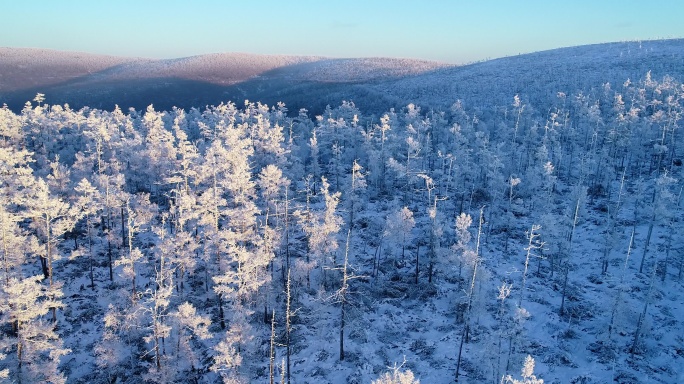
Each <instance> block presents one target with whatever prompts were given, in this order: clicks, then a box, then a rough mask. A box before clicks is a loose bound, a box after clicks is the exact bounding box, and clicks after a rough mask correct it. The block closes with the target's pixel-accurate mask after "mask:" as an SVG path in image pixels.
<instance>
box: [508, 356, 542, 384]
mask: <svg viewBox="0 0 684 384" xmlns="http://www.w3.org/2000/svg"><path fill="white" fill-rule="evenodd" d="M520 376H521V380H518V379H515V378H513V376H511V375H507V376H506V377H505V378H504V380H505V383H506V384H544V380H542V379H537V376H535V375H534V359H533V358H532V356H530V355H527V357H526V358H525V363H524V364H523V367H522V370H521V371H520Z"/></svg>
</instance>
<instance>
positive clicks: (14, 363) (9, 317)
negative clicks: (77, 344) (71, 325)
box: [0, 275, 71, 383]
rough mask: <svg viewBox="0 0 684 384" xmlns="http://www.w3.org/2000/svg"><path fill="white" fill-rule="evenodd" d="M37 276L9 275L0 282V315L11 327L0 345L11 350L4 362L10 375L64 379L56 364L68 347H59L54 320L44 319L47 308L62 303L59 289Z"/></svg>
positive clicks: (39, 379)
mask: <svg viewBox="0 0 684 384" xmlns="http://www.w3.org/2000/svg"><path fill="white" fill-rule="evenodd" d="M41 280H42V277H41V276H40V275H36V276H31V277H27V278H16V277H12V278H10V280H9V282H8V283H7V284H5V285H3V286H2V293H1V294H2V297H1V300H0V313H1V314H2V315H1V317H0V319H1V321H2V323H3V324H11V325H12V327H13V328H14V329H15V331H14V332H13V333H11V334H9V335H5V337H4V338H3V339H2V340H1V341H0V347H1V348H2V350H3V351H6V352H8V353H14V354H15V355H14V358H13V359H11V360H10V361H11V363H10V364H8V365H6V367H7V369H9V375H10V377H12V378H13V379H15V380H18V381H20V382H22V381H26V382H33V383H37V382H45V383H48V382H49V383H65V382H66V378H65V377H64V375H63V374H62V373H61V372H59V370H58V365H59V362H60V359H61V357H62V356H64V355H66V354H68V353H69V352H71V351H70V350H69V349H67V348H64V347H63V343H62V340H61V339H60V338H59V335H58V334H57V332H56V330H55V324H54V323H53V322H51V321H45V319H44V317H45V315H47V313H48V312H50V311H51V310H53V311H54V308H58V307H62V306H63V304H62V300H61V298H62V296H63V293H62V290H61V288H60V287H58V286H57V285H52V286H49V287H45V286H44V285H43V284H42V283H41ZM6 361H7V360H6ZM8 362H9V361H8ZM0 370H2V369H0Z"/></svg>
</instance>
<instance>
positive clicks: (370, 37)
mask: <svg viewBox="0 0 684 384" xmlns="http://www.w3.org/2000/svg"><path fill="white" fill-rule="evenodd" d="M0 4H1V5H2V7H1V9H2V11H1V13H0V46H6V47H34V48H50V49H59V50H72V51H83V52H91V53H102V54H110V55H120V56H141V57H150V58H175V57H184V56H191V55H198V54H204V53H215V52H249V53H260V54H292V55H321V56H331V57H369V56H383V57H384V56H386V57H409V58H422V59H429V60H438V61H445V62H450V63H464V62H471V61H476V60H483V59H487V58H496V57H502V56H508V55H516V54H519V53H527V52H534V51H539V50H545V49H552V48H558V47H566V46H572V45H583V44H592V43H601V42H610V41H623V40H638V39H641V40H645V39H655V38H679V37H684V19H682V17H684V1H682V0H664V1H658V0H653V1H645V0H644V1H636V0H574V1H571V0H565V1H554V0H517V1H504V0H489V1H488V0H469V1H457V0H422V1H417V0H413V1H404V0H394V1H392V0H343V1H328V0H289V1H287V0H280V1H275V0H274V1H269V0H262V1H255V0H239V1H234V0H222V1H221V0H215V1H212V0H195V1H179V0H62V1H57V0H26V1H25V0H4V1H2V2H1V3H0Z"/></svg>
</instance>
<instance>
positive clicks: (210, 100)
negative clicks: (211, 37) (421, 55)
mask: <svg viewBox="0 0 684 384" xmlns="http://www.w3.org/2000/svg"><path fill="white" fill-rule="evenodd" d="M648 71H651V72H652V74H653V76H656V77H660V76H663V75H665V74H667V75H670V76H682V75H684V39H674V40H656V41H643V42H639V41H634V42H620V43H606V44H595V45H585V46H578V47H570V48H559V49H554V50H549V51H542V52H536V53H531V54H524V55H518V56H511V57H504V58H499V59H493V60H488V61H484V62H478V63H474V64H469V65H463V66H457V65H448V64H444V63H439V62H432V61H422V60H413V59H391V58H356V59H353V58H352V59H333V58H325V57H317V56H281V55H254V54H246V53H217V54H207V55H200V56H191V57H185V58H179V59H165V60H152V59H142V58H127V57H114V56H105V55H92V54H87V53H79V52H61V51H51V50H44V49H28V48H0V104H2V103H6V104H7V105H8V106H9V107H10V108H12V109H13V110H15V111H17V110H20V109H21V108H22V107H23V105H24V103H25V102H26V101H27V100H31V99H33V97H34V96H35V94H36V93H38V92H40V93H44V94H46V96H47V100H46V101H47V102H49V103H51V104H64V103H68V104H70V105H71V107H72V108H80V107H83V106H86V105H87V106H90V107H94V108H101V109H108V110H111V109H112V108H114V105H115V104H118V105H119V106H121V107H122V108H124V109H125V108H128V107H133V108H136V109H144V108H145V107H146V106H147V105H149V104H154V105H155V107H156V108H158V109H170V108H172V107H173V106H178V107H181V108H185V109H188V108H191V107H200V108H201V107H204V106H207V105H218V104H219V103H221V102H226V101H232V102H235V103H237V104H242V103H243V102H244V100H245V99H249V100H252V101H260V102H262V103H267V104H274V103H276V102H278V101H283V102H285V104H286V105H287V106H288V108H289V109H290V110H291V111H293V112H296V111H297V110H299V109H300V108H307V109H308V110H310V111H311V112H312V113H320V112H321V111H322V110H323V109H324V108H325V106H326V105H331V106H335V105H339V104H340V103H341V101H342V100H348V101H353V102H355V103H356V104H357V105H358V106H359V107H360V108H362V109H364V110H367V111H370V112H375V111H383V110H385V109H386V108H388V107H402V106H404V105H406V104H407V103H414V104H417V105H420V106H423V107H427V108H437V109H444V108H448V107H449V106H450V105H452V104H453V103H454V102H455V101H456V100H467V102H468V103H471V104H475V105H483V106H484V105H491V104H498V105H504V104H508V103H509V102H510V100H512V97H513V96H514V95H516V94H521V95H522V96H524V95H525V94H530V95H535V96H534V97H537V98H539V97H545V98H552V97H554V96H555V94H556V93H557V92H567V93H574V92H577V91H578V90H589V89H595V88H596V87H598V86H601V85H602V84H604V83H607V82H609V83H611V84H613V85H615V84H622V83H623V82H624V81H625V80H626V79H628V78H631V79H633V80H637V79H639V78H642V77H643V76H645V74H646V73H647V72H648ZM532 101H534V102H535V104H537V105H544V101H543V100H532Z"/></svg>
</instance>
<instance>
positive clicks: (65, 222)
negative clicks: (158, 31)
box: [0, 41, 684, 384]
mask: <svg viewBox="0 0 684 384" xmlns="http://www.w3.org/2000/svg"><path fill="white" fill-rule="evenodd" d="M634 44H639V43H635V42H631V43H619V44H616V45H614V46H613V45H606V46H603V47H604V48H606V47H608V48H611V49H608V50H607V51H603V50H601V49H599V46H589V47H577V48H568V49H565V50H559V51H555V52H547V53H538V54H532V55H529V56H527V55H526V56H520V57H517V58H515V60H517V62H518V63H519V67H517V68H516V69H515V70H512V71H511V73H510V74H507V75H506V76H510V77H506V76H504V74H500V76H501V77H500V78H488V77H487V76H488V75H486V73H487V72H486V71H485V72H478V71H479V70H478V69H477V68H480V69H482V68H485V69H486V68H487V67H489V66H491V67H492V68H493V67H498V66H499V65H501V63H498V64H497V63H496V62H495V61H493V62H491V63H490V62H485V63H478V64H474V65H473V66H470V68H471V69H470V70H471V71H473V72H470V73H471V74H479V75H478V76H480V75H482V76H484V77H487V78H486V79H481V81H480V82H478V83H472V84H470V86H468V85H467V83H461V82H458V84H456V83H457V81H456V80H455V79H456V77H452V76H455V74H456V73H466V72H458V71H460V69H455V68H441V66H440V65H437V64H434V63H426V62H418V61H404V60H387V61H385V60H384V59H350V60H347V61H345V60H343V59H339V60H331V61H328V60H322V59H321V60H320V61H319V60H318V59H315V60H314V59H313V58H310V59H302V58H288V57H275V56H274V57H268V58H261V59H260V60H261V61H260V62H261V63H262V64H263V66H264V68H265V67H269V68H270V69H268V70H267V72H269V75H268V76H274V77H273V78H275V76H280V75H282V73H281V74H280V75H279V74H278V71H284V72H287V74H286V76H292V79H302V78H303V77H298V76H308V74H312V73H313V74H314V75H315V76H314V77H315V78H316V79H318V80H316V81H321V82H323V81H325V80H321V79H333V80H331V81H335V82H347V81H348V82H355V86H357V87H359V88H358V89H361V88H363V87H367V88H366V89H376V90H377V89H381V88H382V87H395V86H396V87H399V88H401V85H400V84H401V83H402V82H405V84H407V87H406V88H405V89H402V90H401V91H402V92H407V94H406V95H405V96H397V95H400V93H394V95H395V96H391V97H395V98H397V100H399V99H401V100H402V103H403V105H404V106H403V107H401V108H393V107H392V106H388V107H387V108H385V110H384V112H382V113H379V114H378V113H375V112H367V111H366V109H365V108H366V107H367V106H366V105H363V104H360V103H359V104H355V102H354V100H347V101H343V102H342V103H340V104H339V105H331V106H328V107H327V108H325V109H323V110H322V112H321V113H320V114H312V113H311V112H310V111H307V110H305V109H301V110H288V105H287V104H285V103H277V104H275V105H266V104H264V103H263V102H260V101H256V100H251V101H242V102H240V103H238V104H235V103H232V102H225V103H221V104H217V105H213V106H209V107H205V108H192V109H189V110H184V109H182V108H173V109H171V110H167V111H161V110H157V109H155V108H154V106H152V105H150V106H149V107H147V108H146V109H144V110H135V109H129V110H127V111H123V110H121V109H120V108H118V107H117V108H115V109H114V110H112V111H106V110H101V109H97V108H94V107H84V108H82V109H78V110H76V109H72V108H70V107H69V106H67V105H59V104H51V103H50V95H49V94H48V95H44V94H42V93H39V94H38V95H36V97H35V99H33V100H31V101H29V102H28V103H27V104H26V106H25V107H24V108H23V109H22V110H21V111H20V112H15V111H12V110H11V109H10V108H8V107H7V106H5V107H3V108H0V197H1V198H0V335H1V336H2V337H0V381H1V380H5V381H6V382H21V383H34V382H36V383H37V382H46V383H118V384H123V383H131V384H132V383H212V384H213V383H250V382H254V383H263V382H271V383H335V384H342V383H376V384H389V383H415V382H416V380H420V382H422V383H429V384H433V383H434V384H440V383H453V382H458V383H491V384H497V383H502V382H503V383H507V384H511V383H520V382H524V383H528V384H529V383H541V382H544V383H559V384H561V383H573V384H590V383H679V382H684V320H683V319H684V236H683V234H684V220H683V218H684V215H683V213H684V201H683V200H684V199H683V197H682V192H683V187H684V181H683V178H684V166H683V165H682V161H683V160H684V147H683V143H684V140H683V139H684V133H683V131H682V129H681V126H682V124H683V122H684V86H683V85H682V76H683V73H684V70H682V68H680V67H677V66H676V65H674V66H669V67H666V66H665V64H664V63H673V62H675V61H676V60H669V59H668V60H665V59H664V57H670V58H671V57H672V56H673V55H679V54H681V52H680V51H677V50H676V49H673V48H672V47H673V46H676V45H677V44H681V41H663V42H644V43H643V45H639V46H638V47H637V46H635V45H634ZM627 45H628V46H629V47H628V48H629V49H628V51H627V54H626V53H625V47H626V46H627ZM612 48H615V49H612ZM549 55H550V56H553V57H554V58H555V59H554V60H556V59H558V58H559V57H564V56H563V55H567V57H566V58H567V62H568V63H573V62H575V63H579V62H581V63H585V64H586V63H588V62H589V61H591V60H587V58H588V57H593V58H595V59H596V62H595V63H594V64H592V65H591V66H589V67H587V66H580V67H579V68H578V69H577V70H576V72H572V73H573V74H572V76H569V77H567V78H563V79H557V78H556V77H554V76H555V74H554V71H555V67H552V66H550V67H547V66H546V64H549V60H548V58H549V57H550V56H549ZM630 55H635V56H630ZM580 56H581V57H580ZM625 57H627V58H628V59H625ZM253 59H254V57H253V56H250V55H239V54H233V55H214V56H211V57H209V56H207V57H199V58H188V59H180V60H177V61H167V62H165V63H157V64H158V65H161V66H162V67H164V68H162V69H160V71H161V70H167V69H168V70H173V71H176V73H185V72H184V71H187V70H188V68H191V67H192V68H196V67H197V65H199V66H200V67H203V68H205V69H206V71H205V73H207V74H209V75H211V76H214V75H217V76H218V75H220V74H221V73H222V72H221V71H220V70H219V68H220V66H221V65H224V64H225V63H232V64H230V65H231V66H233V67H236V66H237V67H249V66H250V63H251V62H252V61H251V60H253ZM573 60H577V61H573ZM114 61H116V60H114ZM198 63H199V64H198ZM119 64H120V66H118V67H117V66H113V67H107V68H109V69H106V70H104V72H102V73H105V72H107V71H111V73H112V75H117V74H116V72H117V71H119V70H120V71H122V72H120V73H119V75H121V74H122V73H124V72H126V71H129V70H131V71H134V70H138V69H140V68H142V67H144V65H143V64H145V63H143V62H122V63H116V65H119ZM157 64H155V65H157ZM112 65H114V63H113V64H112ZM145 65H146V64H145ZM559 65H560V64H559ZM582 65H584V64H582ZM649 65H652V66H653V72H651V71H649V70H648V68H649ZM668 65H669V64H668ZM477 66H480V67H477ZM167 67H168V68H167ZM286 67H287V69H283V68H286ZM160 68H161V67H160ZM207 68H208V69H207ZM259 68H261V69H259ZM259 68H256V69H255V70H259V71H261V70H262V69H264V68H262V67H259ZM473 68H475V69H473ZM539 68H546V69H545V70H544V71H543V72H542V74H541V75H540V76H539V77H540V79H539V81H538V82H535V83H529V84H528V83H526V82H525V77H524V75H522V73H527V71H537V70H539ZM644 68H646V69H645V70H644ZM253 69H254V68H253ZM264 70H266V69H264ZM457 70H458V71H457ZM426 71H428V72H430V74H427V72H426ZM516 71H520V73H518V72H516ZM563 71H570V69H569V68H565V69H563ZM250 73H252V72H250ZM416 73H425V75H419V76H414V75H415V74H416ZM516 73H518V74H517V75H516ZM626 73H630V75H628V76H625V77H624V78H621V76H623V75H625V74H626ZM634 73H636V74H637V75H633V74H634ZM106 75H107V76H109V74H106ZM245 76H247V75H245ZM249 76H252V74H249ZM268 76H264V78H263V79H262V80H260V81H262V82H263V83H264V84H265V83H268V78H267V77H268ZM516 76H518V77H516ZM504 77H506V79H508V80H505V79H504V80H505V81H503V82H502V83H501V84H500V85H501V86H500V87H496V86H494V85H492V87H491V88H489V90H490V91H491V96H492V98H491V99H488V100H489V101H488V102H487V103H480V101H481V100H484V96H485V95H484V94H483V93H482V92H484V90H483V89H480V85H482V84H488V82H491V84H495V83H496V82H497V81H498V80H497V79H503V78H504ZM398 78H399V79H398ZM421 78H422V79H424V80H426V81H427V79H431V80H430V81H431V82H438V80H439V79H443V80H444V82H443V84H442V85H443V86H445V87H447V88H449V87H461V88H458V89H459V90H458V91H457V92H456V91H454V92H456V94H459V92H461V91H463V93H462V94H460V96H458V97H453V96H454V95H456V94H452V93H449V92H452V91H453V89H452V90H448V92H447V93H448V95H449V96H445V97H444V100H441V99H440V100H439V101H435V100H436V99H433V97H436V98H437V97H438V94H437V93H439V92H441V91H440V89H435V90H434V91H435V92H437V93H434V94H433V93H426V94H421V93H420V92H419V93H416V94H415V97H416V98H417V99H420V100H421V102H420V103H418V102H416V103H414V101H413V100H412V99H411V98H410V97H409V96H410V95H408V93H411V89H418V88H411V87H414V86H416V84H417V83H415V82H418V83H420V81H421V80H420V79H421ZM516 78H517V79H518V80H520V81H519V84H517V85H515V84H514V83H516ZM544 79H556V80H557V83H554V82H553V81H552V83H553V84H561V83H562V84H565V85H567V87H566V86H563V87H561V89H558V90H556V91H550V90H549V89H550V88H547V86H546V85H544V86H543V87H542V86H541V85H540V84H541V83H543V80H544ZM616 79H617V80H616ZM365 81H367V83H363V82H365ZM535 81H536V80H535ZM554 81H555V80H554ZM278 84H279V83H278ZM364 84H365V85H364ZM411 84H413V85H411ZM426 84H427V83H426ZM511 84H514V85H515V87H516V88H515V89H513V88H510V86H511ZM526 84H527V85H529V88H527V85H526ZM530 84H531V85H530ZM276 85H277V84H275V85H272V86H273V87H275V86H276ZM418 85H420V84H418ZM420 87H422V85H420ZM399 88H397V89H399ZM330 89H331V90H332V89H336V88H332V87H331V88H330ZM340 89H341V88H340ZM322 90H324V88H321V89H319V90H318V91H321V92H322ZM337 90H338V91H339V89H337ZM395 90H396V89H395ZM424 90H426V92H428V91H429V89H428V88H425V89H424ZM378 92H380V91H378ZM393 92H394V91H393ZM303 95H306V94H303ZM316 95H318V93H316ZM469 95H470V96H472V98H469ZM300 96H301V95H300ZM423 96H425V97H423ZM302 97H303V96H302ZM366 97H370V96H368V95H366ZM388 97H389V96H388ZM362 100H366V99H362ZM430 100H432V101H434V104H432V105H430V104H431V103H432V102H431V101H430ZM381 101H383V100H380V99H378V100H376V101H375V102H374V103H373V105H372V108H371V109H372V111H376V110H377V107H378V103H380V102H381ZM0 103H2V100H1V99H0ZM369 108H370V107H369Z"/></svg>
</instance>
